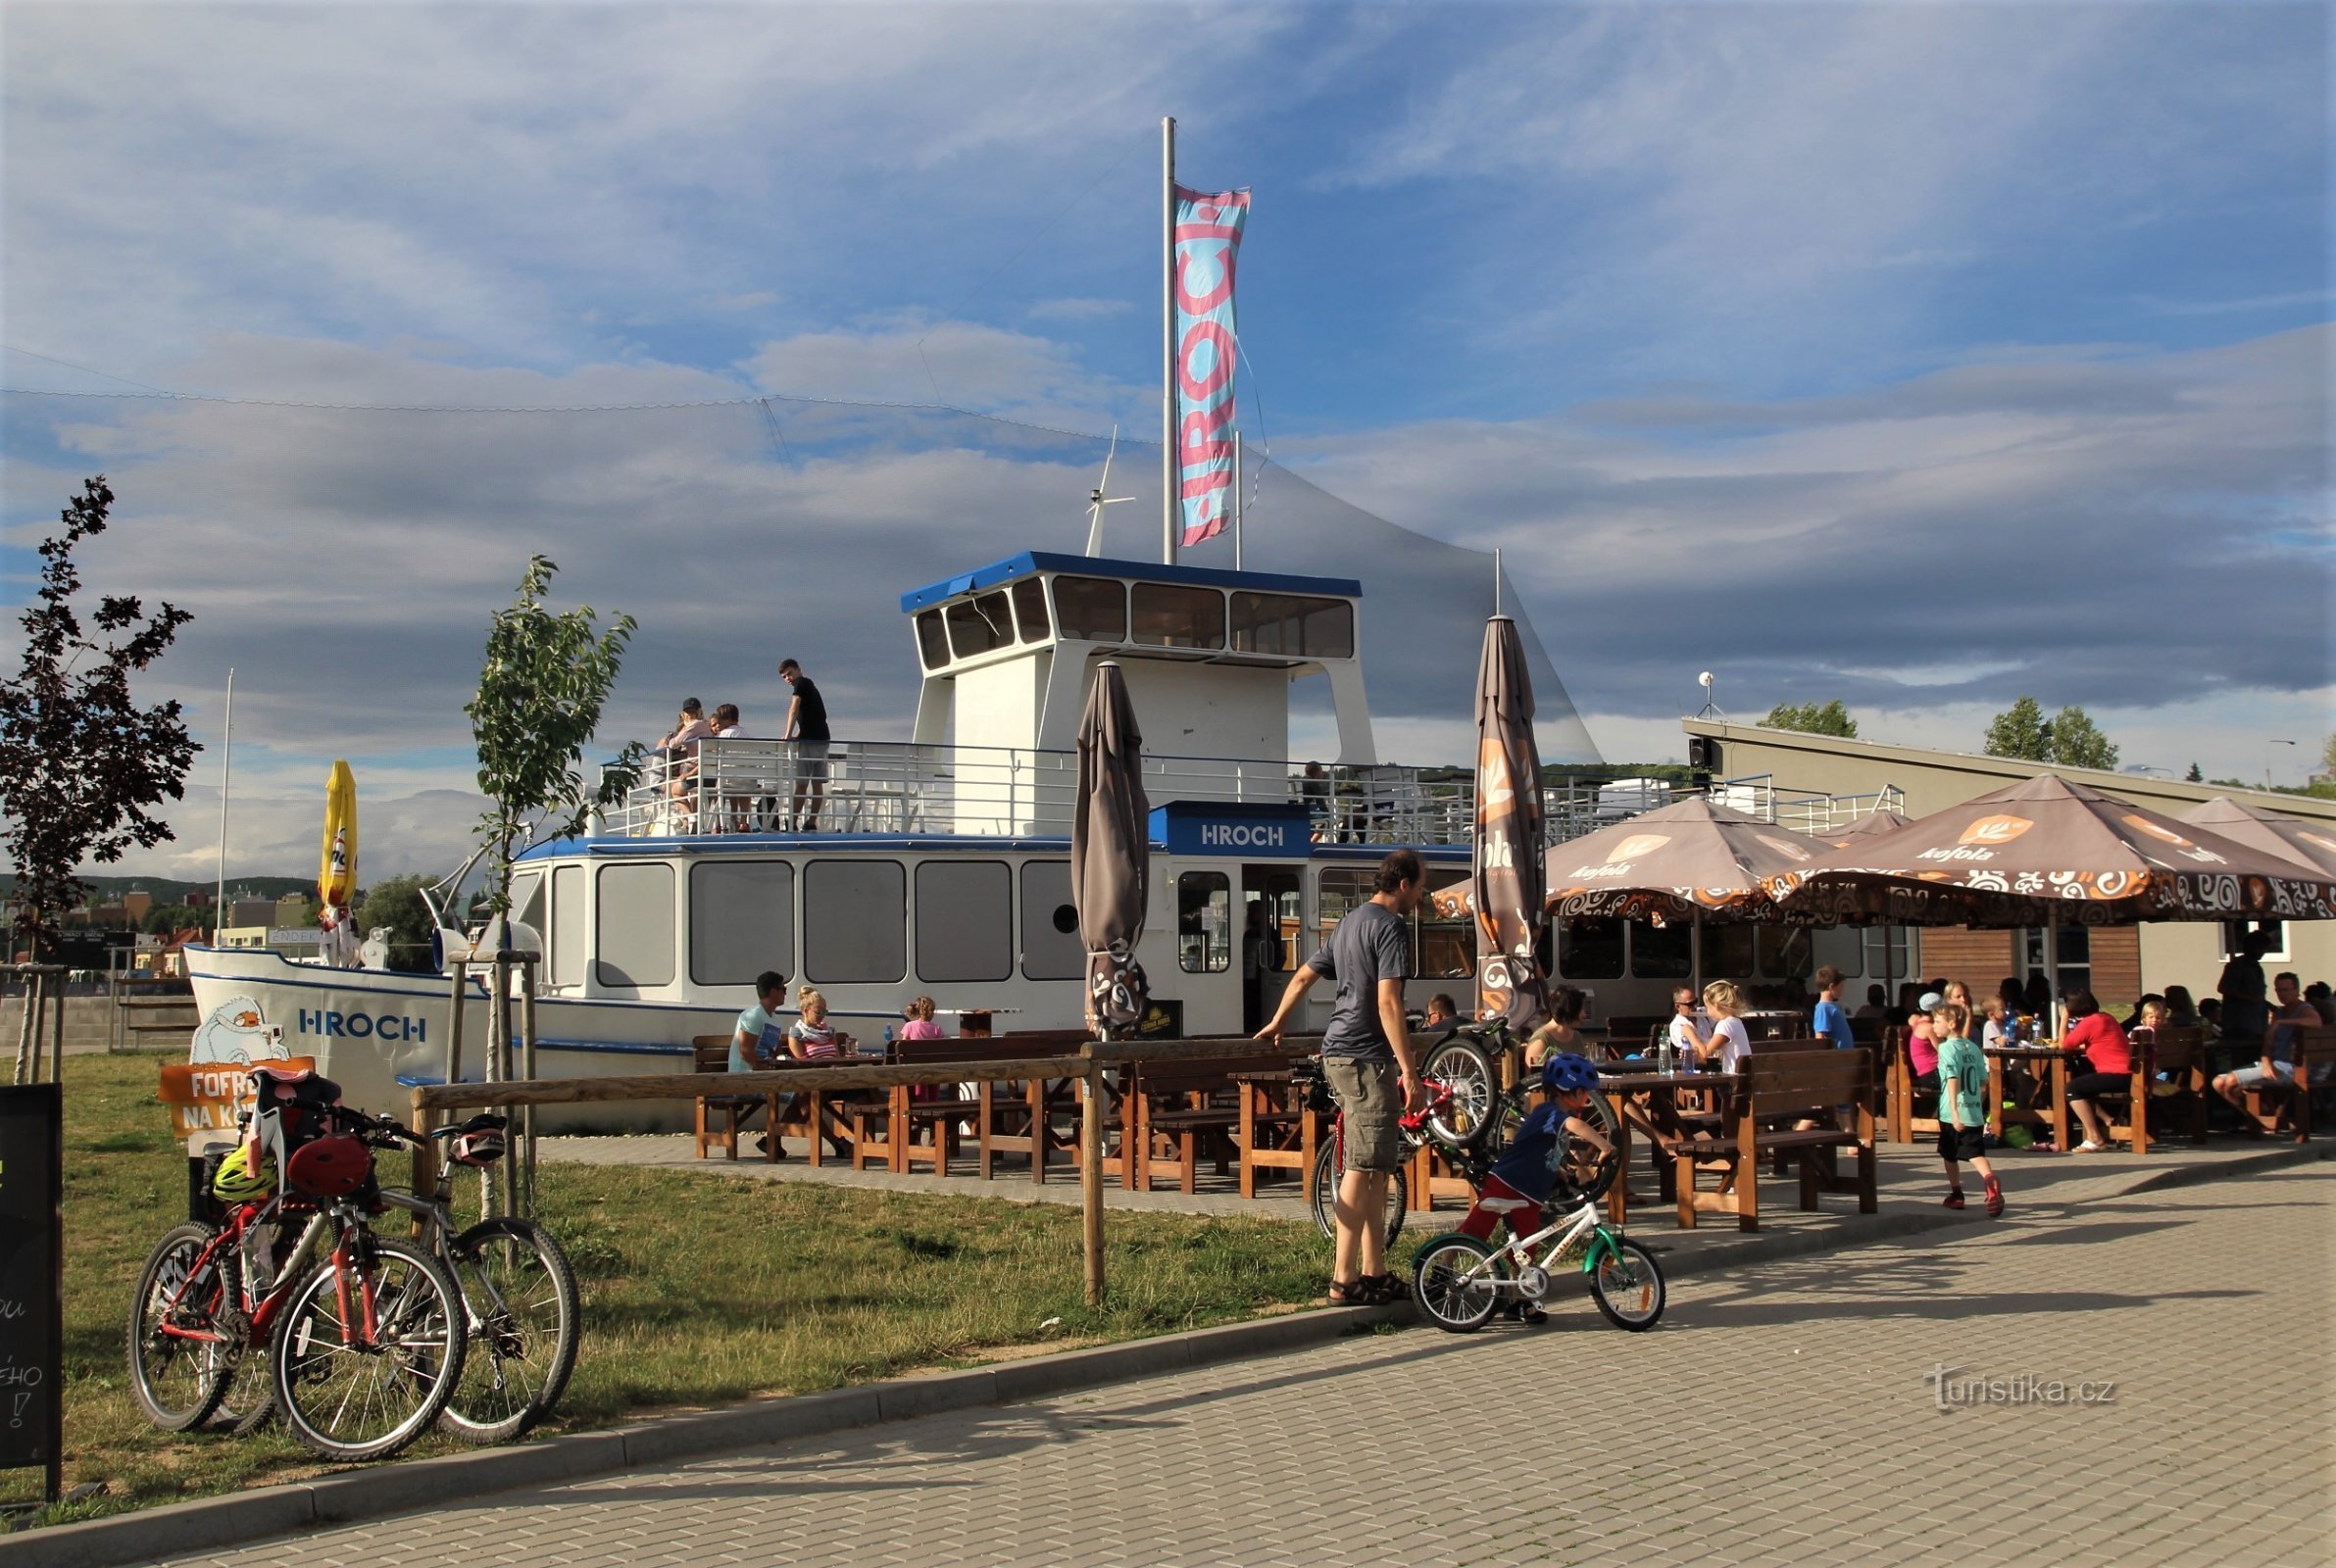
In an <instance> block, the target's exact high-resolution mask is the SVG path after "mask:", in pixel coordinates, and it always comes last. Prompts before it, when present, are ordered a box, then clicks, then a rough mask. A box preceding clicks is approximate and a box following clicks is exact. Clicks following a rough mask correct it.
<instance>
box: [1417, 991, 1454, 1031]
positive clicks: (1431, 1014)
mask: <svg viewBox="0 0 2336 1568" xmlns="http://www.w3.org/2000/svg"><path fill="white" fill-rule="evenodd" d="M1459 1022H1460V1004H1459V1003H1457V1002H1455V1001H1453V1000H1452V999H1451V998H1450V997H1449V996H1447V995H1445V994H1444V993H1443V992H1441V991H1439V992H1437V993H1436V994H1435V995H1434V996H1432V997H1430V998H1428V999H1427V1012H1426V1014H1425V1016H1423V1017H1422V1018H1421V1019H1420V1021H1419V1027H1420V1028H1422V1029H1449V1028H1451V1027H1452V1026H1453V1025H1454V1024H1457V1023H1459Z"/></svg>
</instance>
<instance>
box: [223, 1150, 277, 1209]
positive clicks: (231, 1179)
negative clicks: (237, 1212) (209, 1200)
mask: <svg viewBox="0 0 2336 1568" xmlns="http://www.w3.org/2000/svg"><path fill="white" fill-rule="evenodd" d="M274 1191H275V1166H274V1165H273V1164H272V1163H270V1162H269V1161H268V1160H267V1159H265V1158H255V1157H254V1155H253V1151H252V1146H251V1145H249V1144H237V1145H236V1146H235V1150H234V1152H232V1153H230V1154H228V1155H227V1157H226V1158H224V1159H223V1160H221V1161H220V1162H219V1169H218V1170H217V1171H216V1172H214V1173H213V1174H212V1177H211V1196H212V1197H214V1198H216V1199H218V1200H219V1201H221V1202H223V1203H257V1202H259V1201H262V1200H263V1199H265V1198H267V1197H268V1195H269V1194H271V1193H273V1192H274Z"/></svg>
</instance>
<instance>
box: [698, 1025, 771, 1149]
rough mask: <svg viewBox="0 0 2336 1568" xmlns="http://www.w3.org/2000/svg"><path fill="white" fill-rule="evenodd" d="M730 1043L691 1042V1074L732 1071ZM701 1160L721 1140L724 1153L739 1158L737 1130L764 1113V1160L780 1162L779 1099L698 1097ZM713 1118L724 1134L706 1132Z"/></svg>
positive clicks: (709, 1038) (723, 1039)
mask: <svg viewBox="0 0 2336 1568" xmlns="http://www.w3.org/2000/svg"><path fill="white" fill-rule="evenodd" d="M730 1039H731V1037H730V1036H728V1035H697V1036H693V1037H692V1038H691V1040H690V1042H689V1050H690V1056H691V1059H692V1068H691V1070H692V1071H695V1072H703V1073H721V1074H724V1075H725V1076H726V1075H727V1074H728V1072H729V1070H730ZM697 1105H698V1113H697V1127H698V1158H700V1159H704V1158H705V1157H706V1146H707V1145H708V1144H710V1143H712V1142H714V1141H715V1140H716V1139H718V1138H719V1139H721V1147H722V1152H723V1153H724V1154H726V1155H728V1156H729V1157H730V1158H731V1159H736V1158H737V1157H738V1130H739V1128H740V1127H742V1126H743V1125H744V1124H745V1122H746V1118H747V1117H749V1116H751V1115H753V1114H754V1113H755V1111H756V1110H758V1109H760V1110H762V1111H764V1112H765V1117H764V1122H763V1157H764V1158H765V1159H766V1160H775V1159H777V1158H778V1128H777V1126H776V1125H775V1124H776V1122H777V1120H778V1097H777V1096H776V1095H715V1094H707V1095H700V1096H698V1101H697ZM710 1116H719V1117H721V1123H722V1130H721V1132H719V1133H716V1132H710V1131H708V1130H707V1122H708V1118H709V1117H710Z"/></svg>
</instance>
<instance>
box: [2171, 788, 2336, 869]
mask: <svg viewBox="0 0 2336 1568" xmlns="http://www.w3.org/2000/svg"><path fill="white" fill-rule="evenodd" d="M2182 820H2183V821H2185V822H2188V823H2189V824H2190V825H2191V826H2193V827H2203V828H2205V829H2206V830H2207V831H2208V832H2210V833H2219V834H2221V835H2222V836H2223V837H2224V838H2226V839H2229V840H2230V841H2231V842H2232V843H2233V844H2244V845H2246V846H2247V847H2248V848H2249V849H2251V850H2261V851H2264V852H2266V853H2268V854H2272V855H2284V856H2286V857H2287V858H2289V859H2291V860H2295V861H2298V862H2300V863H2301V864H2304V865H2307V866H2309V867H2311V869H2312V870H2313V871H2316V872H2320V873H2322V874H2323V875H2326V874H2336V826H2331V825H2329V824H2327V823H2323V822H2307V821H2304V820H2303V819H2301V818H2299V817H2293V816H2289V815H2287V814H2285V813H2284V812H2280V811H2270V810H2265V809H2263V808H2261V807H2260V806H2249V805H2247V804H2246V803H2245V802H2243V801H2234V800H2232V799H2231V798H2230V797H2229V796H2227V795H2222V796H2217V797H2216V798H2214V799H2213V800H2211V801H2201V802H2200V803H2199V804H2198V805H2196V806H2194V807H2192V808H2191V809H2189V810H2187V811H2184V812H2183V813H2182Z"/></svg>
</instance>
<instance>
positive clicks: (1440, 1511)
mask: <svg viewBox="0 0 2336 1568" xmlns="http://www.w3.org/2000/svg"><path fill="white" fill-rule="evenodd" d="M2017 1196H2018V1195H2017V1193H2016V1191H2015V1192H2014V1194H2013V1197H2014V1200H2015V1201H2016V1199H2017ZM2332 1244H2336V1172H2332V1171H2330V1170H2329V1169H2328V1168H2327V1167H2325V1166H2321V1165H2310V1166H2297V1167H2291V1168H2289V1169H2286V1170H2279V1171H2270V1172H2264V1173H2261V1174H2256V1175H2252V1176H2248V1177H2244V1178H2234V1179H2231V1180H2227V1181H2223V1182H2220V1183H2209V1184H2203V1185H2198V1186H2191V1187H2181V1188H2175V1189H2169V1190H2166V1191H2162V1192H2159V1193H2153V1194H2148V1195H2144V1196H2140V1197H2136V1198H2132V1199H2128V1200H2124V1201H2118V1202H2113V1203H2102V1204H2097V1205H2086V1206H2084V1207H2082V1208H2081V1209H2078V1210H2076V1211H2073V1212H2068V1211H2063V1210H2058V1209H2054V1210H2051V1211H2049V1212H2047V1211H2040V1210H2038V1209H2036V1208H2030V1209H2028V1210H2027V1211H2025V1212H2023V1211H2022V1210H2020V1209H2019V1208H2016V1207H2015V1208H2014V1209H2013V1212H2012V1213H2011V1214H2010V1215H2008V1216H2007V1217H2006V1218H2005V1220H2004V1221H2002V1222H2000V1223H1998V1224H1995V1225H1991V1226H1973V1227H1969V1228H1958V1229H1956V1230H1954V1231H1950V1232H1944V1233H1940V1234H1938V1235H1934V1236H1929V1237H1922V1238H1915V1239H1912V1240H1910V1241H1908V1242H1906V1243H1896V1244H1894V1243H1885V1244H1880V1245H1876V1246H1872V1247H1865V1248H1859V1249H1854V1250H1846V1251H1838V1252H1833V1253H1828V1254H1825V1255H1821V1256H1812V1257H1806V1258H1799V1259H1789V1260H1782V1259H1780V1260H1770V1261H1767V1262H1764V1263H1763V1264H1761V1265H1759V1266H1758V1267H1757V1268H1747V1269H1744V1270H1741V1271H1736V1272H1729V1273H1721V1274H1713V1275H1705V1276H1701V1277H1698V1278H1695V1279H1692V1280H1686V1281H1682V1282H1681V1283H1680V1286H1679V1289H1678V1290H1677V1292H1676V1294H1675V1295H1674V1297H1673V1299H1672V1302H1671V1306H1670V1311H1669V1314H1668V1316H1667V1317H1666V1318H1665V1321H1664V1323H1663V1325H1662V1327H1661V1328H1660V1329H1658V1330H1657V1331H1656V1332H1654V1333H1652V1334H1647V1335H1627V1334H1623V1333H1621V1332H1619V1331H1617V1330H1615V1329H1612V1328H1609V1327H1607V1326H1606V1325H1605V1323H1604V1322H1603V1320H1602V1319H1601V1318H1600V1317H1599V1316H1598V1315H1597V1312H1596V1310H1595V1308H1594V1307H1592V1306H1591V1305H1590V1304H1589V1303H1588V1302H1587V1301H1586V1300H1584V1301H1567V1302H1565V1303H1562V1304H1560V1305H1559V1306H1558V1308H1557V1310H1556V1311H1555V1313H1554V1314H1553V1317H1552V1320H1551V1322H1550V1324H1549V1325H1548V1326H1547V1327H1545V1328H1541V1329H1521V1328H1517V1327H1515V1326H1501V1325H1496V1326H1494V1327H1490V1328H1487V1329H1486V1330H1485V1331H1484V1332H1482V1333H1480V1334H1478V1335H1475V1336H1472V1337H1468V1338H1454V1337H1450V1336H1446V1335H1443V1334H1439V1333H1436V1332H1435V1331H1433V1330H1431V1329H1414V1330H1409V1331H1405V1332H1400V1333H1390V1334H1386V1335H1383V1336H1378V1337H1369V1338H1361V1339H1355V1340H1350V1341H1346V1342H1343V1343H1340V1344H1336V1345H1331V1346H1326V1347H1322V1348H1316V1349H1311V1350H1308V1351H1304V1352H1301V1353H1295V1354H1290V1355H1286V1356H1282V1357H1278V1358H1274V1359H1269V1360H1256V1361H1247V1362H1240V1363H1236V1364H1232V1365H1227V1366H1220V1367H1214V1368H1208V1369H1203V1370H1198V1371H1192V1372H1186V1373H1182V1374H1178V1375H1174V1376H1169V1377H1162V1378H1155V1379H1150V1380H1146V1381H1143V1382H1137V1383H1128V1384H1121V1385H1118V1386H1115V1387H1112V1388H1107V1389H1100V1390H1093V1391H1089V1392H1086V1393H1081V1394H1073V1395H1067V1396H1063V1397H1056V1398H1049V1399H1043V1400H1037V1401H1032V1402H1029V1403H1025V1404H1019V1405H1008V1406H998V1407H991V1408H987V1409H980V1410H969V1411H960V1412H955V1413H951V1414H946V1415H939V1416H932V1417H927V1418H925V1419H922V1420H917V1421H909V1422H903V1423H898V1424H894V1425H888V1426H882V1427H873V1428H865V1429H861V1430H859V1431H854V1432H847V1433H839V1434H835V1435H833V1436H830V1437H826V1438H820V1439H810V1440H805V1441H801V1442H797V1443H790V1444H782V1445H778V1446H770V1447H762V1448H755V1449H751V1450H747V1451H743V1452H736V1453H730V1454H725V1455H722V1456H720V1457H717V1458H712V1459H705V1460H699V1461H695V1462H690V1463H685V1464H677V1465H673V1466H670V1467H664V1468H657V1469H649V1470H643V1471H637V1472H632V1473H629V1474H626V1475H622V1476H617V1477H609V1478H604V1479H600V1480H594V1481H589V1482H582V1483H574V1484H570V1485H566V1486H560V1487H551V1488H543V1489H535V1490H525V1491H518V1492H512V1493H506V1494H503V1495H499V1496H494V1497H486V1498H479V1499H476V1500H475V1501H470V1502H464V1503H459V1504H454V1505H450V1506H448V1507H446V1508H445V1509H443V1510H441V1511H439V1512H437V1513H435V1514H430V1515H408V1516H403V1517H400V1518H394V1519H386V1520H377V1521H373V1522H370V1523H366V1524H362V1525H357V1526H352V1527H348V1528H342V1529H334V1530H329V1531H322V1532H317V1533H314V1534H311V1535H309V1536H307V1537H304V1538H299V1539H297V1540H286V1541H276V1542H272V1543H265V1544H258V1545H254V1546H251V1547H249V1548H245V1549H242V1550H238V1551H235V1552H231V1553H228V1554H225V1555H222V1556H218V1557H211V1558H200V1559H189V1561H202V1562H212V1563H217V1564H221V1565H232V1568H262V1565H269V1568H273V1565H276V1564H280V1563H285V1562H298V1563H301V1564H303V1565H306V1568H329V1565H333V1564H343V1563H346V1564H351V1565H363V1568H377V1565H379V1564H381V1563H384V1562H389V1563H434V1562H448V1561H455V1560H463V1561H470V1562H476V1563H491V1564H497V1565H502V1568H532V1565H539V1564H540V1565H551V1564H572V1565H577V1568H590V1565H597V1564H610V1565H620V1564H621V1565H622V1568H663V1565H668V1564H671V1565H675V1568H679V1565H684V1564H686V1565H691V1568H698V1565H708V1564H726V1563H770V1562H804V1563H830V1562H832V1563H853V1564H871V1565H873V1564H892V1563H900V1564H910V1563H934V1562H944V1563H946V1562H984V1563H987V1562H1033V1563H1082V1564H1084V1563H1147V1564H1150V1563H1236V1562H1237V1563H1243V1564H1272V1563H1300V1562H1305V1563H1320V1562H1356V1563H1367V1562H1407V1563H1416V1564H1430V1563H1433V1564H1443V1563H1454V1564H1478V1563H1482V1564H1495V1563H1599V1564H1608V1563H1615V1564H1627V1565H1630V1568H1655V1565H1661V1564H1672V1563H1678V1564H1688V1563H1693V1564H1697V1565H1711V1564H1755V1563H1819V1564H1834V1563H1839V1564H1851V1563H1866V1562H1882V1563H1910V1562H1919V1563H1928V1562H1939V1563H1953V1564H1957V1565H1959V1568H1961V1565H2012V1564H2029V1563H2039V1562H2049V1563H2054V1564H2075V1565H2091V1564H2101V1565H2105V1568H2106V1565H2112V1564H2113V1565H2116V1568H2140V1565H2145V1564H2154V1563H2202V1564H2206V1563H2211V1564H2215V1565H2220V1568H2254V1565H2261V1564H2293V1565H2299V1568H2302V1565H2310V1564H2323V1563H2327V1562H2329V1561H2331V1560H2332V1557H2336V1543H2332V1540H2331V1528H2330V1517H2331V1516H2330V1511H2329V1510H2330V1499H2331V1492H2330V1489H2329V1485H2328V1478H2329V1476H2330V1475H2331V1473H2336V1380H2332V1379H2331V1376H2330V1374H2331V1371H2332V1370H2336V1368H2332V1367H2331V1360H2332V1359H2336V1345H2332V1343H2331V1335H2330V1327H2329V1325H2330V1321H2331V1320H2330V1313H2329V1307H2330V1304H2331V1296H2332V1294H2336V1293H2332V1287H2336V1261H2332V1259H2336V1245H2332ZM1941 1363H1944V1364H1945V1365H1946V1366H1948V1367H1950V1368H1953V1369H1954V1372H1953V1376H1952V1378H1951V1379H1950V1380H1949V1381H1950V1384H1951V1386H1952V1385H1960V1384H1962V1383H1963V1382H1964V1381H1965V1380H1967V1379H1978V1378H1992V1379H1999V1380H2005V1382H2006V1385H2007V1387H2006V1388H2005V1390H2004V1393H2003V1394H2002V1395H2001V1396H2000V1397H1999V1398H1998V1402H1995V1403H1991V1404H1978V1405H1969V1406H1965V1407H1960V1408H1942V1407H1941V1404H1940V1396H1939V1393H1938V1391H1937V1387H1936V1383H1935V1380H1934V1379H1933V1378H1932V1377H1930V1376H1929V1375H1928V1374H1931V1373H1932V1372H1933V1369H1934V1368H1935V1367H1937V1366H1939V1365H1940V1364H1941ZM2023 1376H2024V1377H2026V1378H2029V1379H2033V1380H2036V1381H2037V1382H2049V1381H2052V1380H2062V1381H2063V1382H2065V1383H2069V1384H2074V1383H2076V1382H2078V1381H2089V1382H2093V1383H2096V1384H2098V1383H2104V1382H2106V1383H2109V1384H2111V1385H2113V1387H2112V1390H2111V1391H2110V1393H2109V1394H2108V1396H2107V1397H2106V1398H2102V1399H2100V1401H2099V1402H2095V1403H2089V1404H2061V1405H2050V1404H2045V1403H2041V1402H2027V1403H2020V1402H2013V1401H2014V1400H2015V1399H2017V1398H2018V1397H2020V1392H2021V1390H2022V1388H2023V1387H2024V1386H2023V1385H2019V1384H2018V1383H2017V1382H2016V1380H2019V1379H2021V1378H2022V1377H2023ZM2093 1392H2094V1393H2096V1394H2097V1393H2098V1391H2097V1390H2096V1391H2093Z"/></svg>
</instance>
